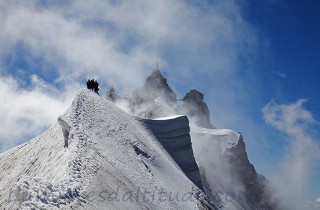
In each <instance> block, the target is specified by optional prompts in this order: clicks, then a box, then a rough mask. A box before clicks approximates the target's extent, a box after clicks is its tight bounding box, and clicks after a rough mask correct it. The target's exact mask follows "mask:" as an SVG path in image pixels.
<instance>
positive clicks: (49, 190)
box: [0, 90, 206, 209]
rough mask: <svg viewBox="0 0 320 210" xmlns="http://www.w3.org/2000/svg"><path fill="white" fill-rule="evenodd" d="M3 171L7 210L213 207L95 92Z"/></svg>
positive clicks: (2, 158) (4, 162) (7, 158)
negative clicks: (206, 205)
mask: <svg viewBox="0 0 320 210" xmlns="http://www.w3.org/2000/svg"><path fill="white" fill-rule="evenodd" d="M66 143H67V144H66ZM0 167H1V169H2V170H1V172H0V208H1V209H17V208H19V207H21V209H199V208H204V207H203V206H204V205H205V204H204V203H206V200H205V196H204V194H203V193H202V192H201V191H200V190H199V189H198V188H197V187H196V186H195V185H194V184H193V183H192V182H191V181H190V180H189V179H188V178H187V176H186V175H185V174H184V173H183V171H182V170H181V169H180V167H179V166H178V164H177V163H176V162H175V161H174V160H173V159H172V157H171V156H170V155H169V154H168V152H167V151H166V150H165V148H164V147H163V146H162V144H161V143H160V142H159V141H158V140H157V139H156V138H155V137H154V136H153V135H152V134H151V133H150V132H149V131H147V130H146V129H145V128H144V127H143V126H142V125H141V123H140V122H138V121H137V120H136V119H135V118H133V117H131V116H129V115H127V114H126V113H124V112H123V111H121V110H120V109H118V108H116V107H115V106H113V105H112V104H111V103H110V102H108V101H107V100H105V99H103V98H101V97H100V96H99V95H97V94H95V93H93V92H91V91H88V90H82V91H80V92H79V93H78V94H77V96H76V98H75V99H74V101H73V104H72V106H71V107H70V108H69V109H68V110H67V111H66V113H64V114H63V115H62V116H60V117H59V120H58V122H57V123H56V124H55V125H53V126H52V127H51V128H50V129H48V130H47V131H46V132H44V133H43V134H41V135H40V136H38V137H36V138H34V139H32V140H31V141H29V142H27V143H25V144H23V145H20V146H18V147H16V148H13V149H11V150H9V151H7V152H5V153H2V154H0Z"/></svg>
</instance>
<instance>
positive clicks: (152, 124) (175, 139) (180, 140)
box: [139, 116, 203, 189]
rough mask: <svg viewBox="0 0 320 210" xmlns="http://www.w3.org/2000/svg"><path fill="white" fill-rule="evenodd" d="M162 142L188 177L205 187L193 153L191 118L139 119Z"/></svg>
mask: <svg viewBox="0 0 320 210" xmlns="http://www.w3.org/2000/svg"><path fill="white" fill-rule="evenodd" d="M139 120H140V121H141V122H143V123H144V124H145V125H146V127H147V128H148V129H150V131H151V132H152V134H153V135H154V136H155V137H156V138H157V139H158V140H159V141H160V142H161V144H162V145H163V146H164V148H165V149H166V150H167V151H168V152H169V154H170V155H171V157H172V158H173V159H174V160H175V161H176V162H177V163H178V165H179V166H180V168H181V169H182V171H183V172H184V173H185V174H186V175H187V177H188V178H189V179H190V180H191V181H192V182H193V183H194V184H196V185H197V186H198V187H199V188H200V189H203V187H202V183H201V178H200V172H199V168H198V165H197V163H196V160H195V158H194V155H193V150H192V146H191V138H190V135H189V133H190V127H189V120H188V118H187V117H186V116H174V117H166V118H159V119H155V120H149V119H139Z"/></svg>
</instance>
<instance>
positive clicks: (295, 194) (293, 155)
mask: <svg viewBox="0 0 320 210" xmlns="http://www.w3.org/2000/svg"><path fill="white" fill-rule="evenodd" d="M305 102H306V100H305V99H300V100H298V101H297V102H295V103H292V104H281V105H278V104H276V103H275V102H270V103H268V104H267V105H266V106H265V107H264V108H263V110H262V111H263V116H264V120H265V122H266V123H267V124H269V125H271V126H272V127H274V128H276V129H278V130H280V131H282V132H284V133H286V134H287V136H288V141H287V144H288V145H287V149H286V153H285V154H284V155H283V161H282V162H281V170H280V171H279V172H278V173H277V174H275V176H274V178H273V181H274V183H275V184H276V186H277V187H278V192H277V193H276V194H275V196H278V198H280V200H282V201H283V203H282V205H283V207H284V208H288V209H303V208H305V207H306V206H305V205H306V201H307V197H306V196H307V190H308V189H307V185H308V184H309V183H308V181H310V180H309V179H310V176H311V173H312V171H313V170H314V167H315V163H317V162H318V161H319V160H320V147H319V142H317V141H316V140H315V139H314V138H313V137H312V135H310V134H309V133H310V132H309V131H310V128H311V127H312V126H313V125H314V124H317V123H318V122H317V121H316V120H315V119H314V118H313V116H312V114H311V113H310V112H309V111H308V110H306V109H305V108H304V107H303V104H304V103H305Z"/></svg>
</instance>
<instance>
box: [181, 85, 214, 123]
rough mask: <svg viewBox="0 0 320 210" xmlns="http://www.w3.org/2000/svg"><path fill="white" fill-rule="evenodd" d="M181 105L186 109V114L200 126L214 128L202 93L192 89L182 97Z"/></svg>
mask: <svg viewBox="0 0 320 210" xmlns="http://www.w3.org/2000/svg"><path fill="white" fill-rule="evenodd" d="M183 102H184V104H183V107H184V108H185V109H186V110H187V114H188V116H189V117H190V118H191V119H192V120H193V121H194V122H195V123H196V124H197V125H198V126H200V127H204V128H214V126H213V125H212V124H211V122H210V111H209V108H208V105H207V104H206V102H204V101H203V94H202V93H200V92H199V91H197V90H195V89H193V90H190V92H189V93H187V94H186V96H185V97H184V98H183Z"/></svg>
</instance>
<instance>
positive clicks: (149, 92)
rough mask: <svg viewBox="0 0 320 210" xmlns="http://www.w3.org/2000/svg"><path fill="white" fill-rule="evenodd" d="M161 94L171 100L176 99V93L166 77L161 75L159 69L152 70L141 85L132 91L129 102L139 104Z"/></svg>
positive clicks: (174, 100)
mask: <svg viewBox="0 0 320 210" xmlns="http://www.w3.org/2000/svg"><path fill="white" fill-rule="evenodd" d="M161 95H164V96H166V97H167V98H168V99H169V100H170V101H171V102H176V101H177V95H176V94H175V93H174V92H173V91H172V89H171V88H170V87H169V85H168V83H167V79H166V78H164V77H163V75H162V74H161V72H160V70H154V71H153V72H152V74H151V75H150V76H149V77H148V78H147V79H146V81H145V83H144V85H143V87H141V88H138V89H136V90H134V91H133V93H132V96H131V97H130V103H131V104H133V105H139V104H142V103H148V102H152V101H153V100H155V99H156V98H157V97H159V96H161Z"/></svg>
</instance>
